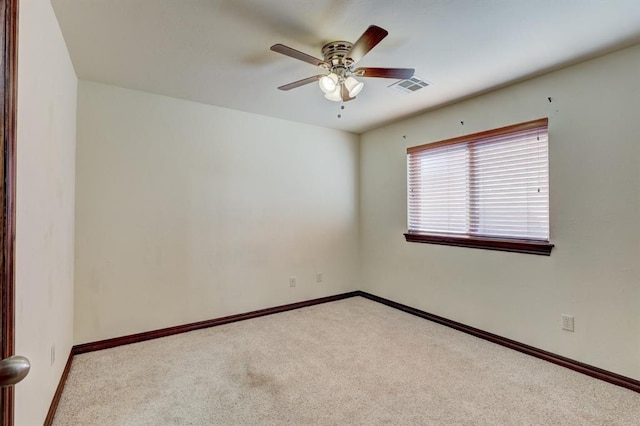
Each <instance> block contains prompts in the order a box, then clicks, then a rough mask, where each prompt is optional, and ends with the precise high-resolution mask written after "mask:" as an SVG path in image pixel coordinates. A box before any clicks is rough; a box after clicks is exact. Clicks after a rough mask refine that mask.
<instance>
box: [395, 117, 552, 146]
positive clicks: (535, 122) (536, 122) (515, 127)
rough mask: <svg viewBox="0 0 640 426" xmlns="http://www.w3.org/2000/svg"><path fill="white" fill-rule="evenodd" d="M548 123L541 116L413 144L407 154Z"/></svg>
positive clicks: (543, 125) (546, 119)
mask: <svg viewBox="0 0 640 426" xmlns="http://www.w3.org/2000/svg"><path fill="white" fill-rule="evenodd" d="M548 125H549V119H548V118H546V117H545V118H539V119H537V120H532V121H527V122H525V123H519V124H514V125H512V126H506V127H500V128H499V129H492V130H487V131H484V132H478V133H472V134H470V135H464V136H458V137H456V138H453V139H445V140H443V141H439V142H432V143H425V144H422V145H418V146H412V147H409V148H407V154H411V153H414V152H419V151H426V150H429V149H434V148H439V147H441V146H447V145H454V144H457V143H461V142H466V143H473V142H476V141H479V140H482V139H486V138H492V137H495V136H500V135H504V134H506V133H513V132H520V131H523V130H529V129H535V128H538V127H545V126H548Z"/></svg>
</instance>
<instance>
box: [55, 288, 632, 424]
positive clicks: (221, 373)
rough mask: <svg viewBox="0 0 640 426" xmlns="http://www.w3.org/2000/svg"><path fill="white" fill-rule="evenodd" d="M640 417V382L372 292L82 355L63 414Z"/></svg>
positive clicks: (398, 420) (260, 420) (526, 420)
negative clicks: (435, 318) (556, 358)
mask: <svg viewBox="0 0 640 426" xmlns="http://www.w3.org/2000/svg"><path fill="white" fill-rule="evenodd" d="M379 424H388V425H581V426H582V425H639V424H640V394H637V393H634V392H632V391H629V390H626V389H623V388H620V387H617V386H614V385H610V384H608V383H605V382H602V381H599V380H596V379H592V378H589V377H587V376H584V375H581V374H578V373H576V372H573V371H571V370H567V369H564V368H562V367H558V366H556V365H553V364H550V363H547V362H544V361H541V360H539V359H536V358H533V357H530V356H527V355H524V354H521V353H519V352H515V351H512V350H510V349H507V348H504V347H502V346H498V345H495V344H492V343H489V342H486V341H484V340H481V339H477V338H475V337H472V336H469V335H466V334H463V333H460V332H458V331H455V330H452V329H449V328H447V327H443V326H440V325H437V324H434V323H431V322H429V321H426V320H423V319H421V318H418V317H415V316H412V315H409V314H406V313H404V312H401V311H398V310H395V309H392V308H389V307H387V306H384V305H381V304H378V303H376V302H372V301H370V300H367V299H363V298H360V297H356V298H351V299H345V300H341V301H338V302H332V303H327V304H323V305H317V306H312V307H309V308H304V309H299V310H295V311H289V312H284V313H280V314H276V315H270V316H266V317H262V318H256V319H252V320H248V321H242V322H237V323H233V324H228V325H224V326H220V327H214V328H210V329H206V330H200V331H194V332H190V333H185V334H181V335H177V336H172V337H167V338H162V339H157V340H151V341H147V342H143V343H137V344H133V345H128V346H122V347H118V348H114V349H108V350H104V351H100V352H93V353H88V354H83V355H79V356H76V358H75V359H74V362H73V366H72V369H71V372H70V374H69V378H68V381H67V384H66V387H65V390H64V393H63V395H62V399H61V401H60V405H59V407H58V411H57V414H56V417H55V420H54V425H57V426H62V425H114V426H115V425H154V426H157V425H379Z"/></svg>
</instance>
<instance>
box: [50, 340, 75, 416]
mask: <svg viewBox="0 0 640 426" xmlns="http://www.w3.org/2000/svg"><path fill="white" fill-rule="evenodd" d="M74 355H75V354H74V352H73V349H71V351H70V352H69V357H68V358H67V363H66V364H65V366H64V370H63V371H62V376H61V377H60V382H58V387H57V388H56V393H54V394H53V400H52V401H51V405H50V406H49V412H48V413H47V417H46V418H45V419H44V424H43V425H44V426H51V425H52V424H53V417H54V416H55V415H56V410H57V409H58V403H59V402H60V397H62V391H63V390H64V385H65V383H66V382H67V377H69V371H70V370H71V363H72V362H73V356H74Z"/></svg>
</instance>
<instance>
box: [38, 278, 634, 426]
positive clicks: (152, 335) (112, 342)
mask: <svg viewBox="0 0 640 426" xmlns="http://www.w3.org/2000/svg"><path fill="white" fill-rule="evenodd" d="M355 296H361V297H364V298H366V299H369V300H373V301H375V302H378V303H382V304H383V305H386V306H389V307H392V308H395V309H399V310H401V311H403V312H406V313H408V314H411V315H415V316H418V317H420V318H424V319H426V320H429V321H433V322H435V323H438V324H442V325H444V326H447V327H450V328H453V329H455V330H458V331H461V332H463V333H467V334H470V335H472V336H475V337H479V338H481V339H484V340H487V341H490V342H492V343H496V344H498V345H502V346H505V347H507V348H510V349H513V350H516V351H518V352H522V353H525V354H527V355H531V356H534V357H536V358H540V359H543V360H545V361H548V362H552V363H554V364H557V365H560V366H562V367H565V368H569V369H571V370H574V371H577V372H579V373H582V374H586V375H587V376H591V377H594V378H596V379H600V380H603V381H605V382H609V383H612V384H614V385H618V386H621V387H624V388H627V389H630V390H632V391H634V392H638V393H640V381H638V380H635V379H632V378H630V377H626V376H622V375H620V374H616V373H612V372H610V371H607V370H603V369H601V368H598V367H594V366H592V365H588V364H584V363H582V362H579V361H575V360H573V359H570V358H566V357H563V356H560V355H556V354H554V353H551V352H547V351H544V350H542V349H538V348H535V347H533V346H529V345H525V344H524V343H520V342H516V341H515V340H511V339H507V338H505V337H501V336H498V335H496V334H492V333H489V332H486V331H483V330H480V329H478V328H474V327H471V326H468V325H465V324H462V323H459V322H456V321H452V320H450V319H447V318H443V317H440V316H438V315H434V314H430V313H428V312H425V311H421V310H420V309H416V308H412V307H410V306H407V305H403V304H402V303H398V302H394V301H392V300H389V299H385V298H383V297H379V296H375V295H373V294H370V293H367V292H364V291H360V290H358V291H352V292H348V293H342V294H337V295H335V296H327V297H321V298H319V299H311V300H306V301H303V302H297V303H290V304H288V305H281V306H276V307H274V308H266V309H260V310H257V311H252V312H247V313H244V314H237V315H230V316H227V317H222V318H216V319H212V320H207V321H200V322H194V323H190V324H184V325H178V326H175V327H169V328H163V329H160V330H153V331H147V332H144V333H137V334H131V335H128V336H122V337H115V338H113V339H106V340H100V341H97V342H91V343H85V344H82V345H76V346H74V347H73V348H72V349H71V353H70V354H69V358H68V359H67V364H66V365H65V368H64V371H63V373H62V377H60V383H59V384H58V388H57V389H56V393H55V394H54V396H53V401H52V402H51V406H50V407H49V412H48V413H47V418H46V420H45V422H44V426H50V425H51V424H52V423H53V417H54V416H55V413H56V409H57V408H58V403H59V402H60V397H61V396H62V391H63V390H64V385H65V383H66V381H67V376H68V375H69V370H70V369H71V363H72V361H73V357H74V356H75V355H78V354H82V353H86V352H93V351H98V350H102V349H109V348H114V347H116V346H122V345H128V344H131V343H136V342H142V341H145V340H151V339H157V338H160V337H166V336H171V335H174V334H179V333H185V332H188V331H193V330H200V329H203V328H209V327H215V326H217V325H223V324H229V323H232V322H236V321H242V320H246V319H251V318H257V317H261V316H265V315H271V314H277V313H279V312H285V311H290V310H293V309H300V308H305V307H307V306H313V305H319V304H322V303H327V302H333V301H336V300H342V299H347V298H350V297H355Z"/></svg>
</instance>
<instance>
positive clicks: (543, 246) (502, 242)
mask: <svg viewBox="0 0 640 426" xmlns="http://www.w3.org/2000/svg"><path fill="white" fill-rule="evenodd" d="M404 236H405V239H406V240H407V241H408V242H410V243H426V244H440V245H447V246H457V247H470V248H479V249H486V250H500V251H510V252H515V253H528V254H539V255H543V256H549V255H551V249H552V248H553V244H550V243H548V242H544V241H535V240H516V239H513V240H510V239H500V238H487V237H469V236H460V235H447V234H419V233H413V232H408V233H406V234H404Z"/></svg>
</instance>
